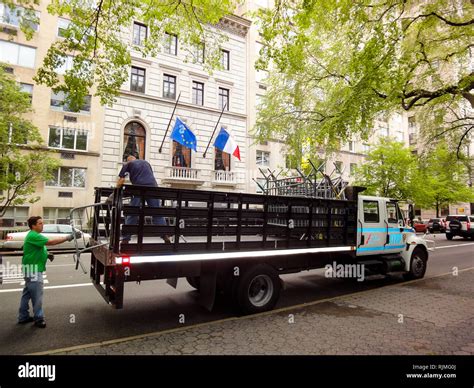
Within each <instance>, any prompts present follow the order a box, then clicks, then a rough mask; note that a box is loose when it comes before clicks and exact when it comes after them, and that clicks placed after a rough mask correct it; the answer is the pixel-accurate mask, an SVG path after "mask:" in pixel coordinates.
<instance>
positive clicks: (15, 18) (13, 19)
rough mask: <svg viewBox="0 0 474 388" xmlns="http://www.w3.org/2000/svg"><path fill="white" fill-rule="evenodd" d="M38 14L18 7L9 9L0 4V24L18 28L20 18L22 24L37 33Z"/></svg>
mask: <svg viewBox="0 0 474 388" xmlns="http://www.w3.org/2000/svg"><path fill="white" fill-rule="evenodd" d="M39 17H40V13H39V12H38V11H35V10H32V9H25V8H23V7H19V6H13V7H10V6H8V5H6V4H3V3H0V23H3V24H8V25H10V26H14V27H20V23H21V18H23V21H24V23H26V25H28V26H29V27H31V28H32V29H33V30H34V31H38V23H37V21H38V20H39Z"/></svg>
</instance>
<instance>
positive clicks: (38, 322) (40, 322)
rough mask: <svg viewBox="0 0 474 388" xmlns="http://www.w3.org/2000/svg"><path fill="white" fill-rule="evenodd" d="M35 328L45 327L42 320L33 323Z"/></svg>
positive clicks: (44, 322)
mask: <svg viewBox="0 0 474 388" xmlns="http://www.w3.org/2000/svg"><path fill="white" fill-rule="evenodd" d="M35 326H36V327H39V328H40V329H44V328H45V327H46V321H45V320H44V319H39V320H37V321H35Z"/></svg>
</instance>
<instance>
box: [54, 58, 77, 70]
mask: <svg viewBox="0 0 474 388" xmlns="http://www.w3.org/2000/svg"><path fill="white" fill-rule="evenodd" d="M73 66H74V57H72V56H70V55H68V56H67V57H66V58H64V62H63V64H62V65H61V66H59V67H57V68H56V73H58V74H61V75H64V74H66V72H67V71H69V70H71V69H72V68H73Z"/></svg>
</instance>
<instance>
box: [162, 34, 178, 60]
mask: <svg viewBox="0 0 474 388" xmlns="http://www.w3.org/2000/svg"><path fill="white" fill-rule="evenodd" d="M163 46H164V47H163V49H164V51H165V53H166V54H171V55H178V37H177V36H176V35H173V34H168V33H167V32H166V33H165V42H164V45H163Z"/></svg>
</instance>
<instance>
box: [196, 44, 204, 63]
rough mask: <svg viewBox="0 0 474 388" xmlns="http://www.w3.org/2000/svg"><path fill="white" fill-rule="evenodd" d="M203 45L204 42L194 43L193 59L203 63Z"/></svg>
mask: <svg viewBox="0 0 474 388" xmlns="http://www.w3.org/2000/svg"><path fill="white" fill-rule="evenodd" d="M204 55H205V46H204V43H198V44H195V45H194V59H195V60H196V62H197V63H204Z"/></svg>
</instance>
